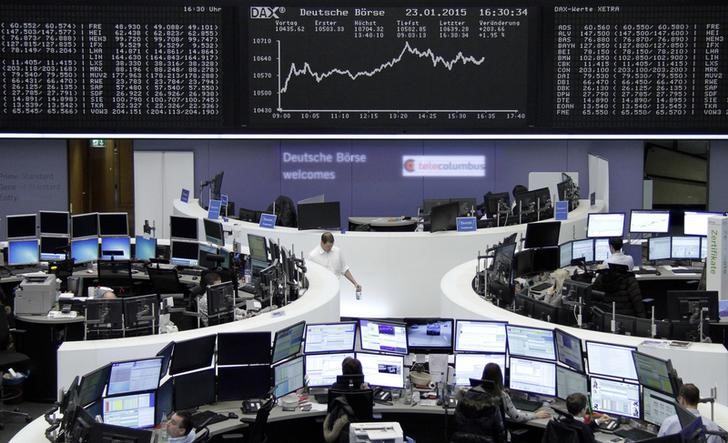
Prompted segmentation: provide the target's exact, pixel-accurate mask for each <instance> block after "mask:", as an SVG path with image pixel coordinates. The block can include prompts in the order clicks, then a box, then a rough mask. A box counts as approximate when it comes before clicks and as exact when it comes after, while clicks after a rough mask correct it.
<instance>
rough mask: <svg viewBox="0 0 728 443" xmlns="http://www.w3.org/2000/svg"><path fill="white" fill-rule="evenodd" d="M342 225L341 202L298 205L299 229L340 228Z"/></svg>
mask: <svg viewBox="0 0 728 443" xmlns="http://www.w3.org/2000/svg"><path fill="white" fill-rule="evenodd" d="M340 226H341V210H340V208H339V202H325V203H307V204H305V205H298V229H301V230H303V229H338V228H339V227H340Z"/></svg>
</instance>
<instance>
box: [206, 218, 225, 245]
mask: <svg viewBox="0 0 728 443" xmlns="http://www.w3.org/2000/svg"><path fill="white" fill-rule="evenodd" d="M202 221H203V224H204V225H205V240H207V241H208V242H210V243H213V244H215V245H218V246H225V234H224V233H223V229H222V223H220V222H218V221H213V220H208V219H203V220H202Z"/></svg>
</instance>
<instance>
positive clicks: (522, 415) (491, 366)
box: [483, 363, 551, 423]
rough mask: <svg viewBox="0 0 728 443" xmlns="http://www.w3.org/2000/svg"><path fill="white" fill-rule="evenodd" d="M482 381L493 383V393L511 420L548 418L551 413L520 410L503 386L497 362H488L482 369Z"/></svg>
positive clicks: (524, 420) (521, 421)
mask: <svg viewBox="0 0 728 443" xmlns="http://www.w3.org/2000/svg"><path fill="white" fill-rule="evenodd" d="M483 381H490V382H492V383H493V393H494V394H495V395H496V396H498V397H500V399H501V409H502V410H503V411H505V414H506V415H507V416H508V418H510V419H511V420H513V421H515V422H517V423H523V422H527V421H529V420H533V419H534V418H549V417H551V413H549V412H548V411H545V410H543V409H541V410H538V411H536V412H535V413H534V412H527V411H521V410H519V409H517V408H516V407H515V406H514V405H513V401H512V400H511V396H510V395H508V392H506V390H505V388H504V387H503V373H502V372H501V368H500V366H499V365H498V363H488V364H487V365H485V368H484V369H483Z"/></svg>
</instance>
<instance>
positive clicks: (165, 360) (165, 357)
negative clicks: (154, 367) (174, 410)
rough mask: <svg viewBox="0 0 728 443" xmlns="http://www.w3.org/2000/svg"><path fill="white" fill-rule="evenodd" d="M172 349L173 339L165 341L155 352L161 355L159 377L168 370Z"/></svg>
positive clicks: (158, 355)
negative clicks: (165, 343)
mask: <svg viewBox="0 0 728 443" xmlns="http://www.w3.org/2000/svg"><path fill="white" fill-rule="evenodd" d="M172 351H174V342H173V341H172V342H169V343H167V345H165V346H164V347H163V348H162V349H160V350H159V352H157V357H162V368H161V372H160V377H162V378H163V377H164V376H165V375H167V371H169V364H170V363H171V361H172ZM170 410H171V409H170Z"/></svg>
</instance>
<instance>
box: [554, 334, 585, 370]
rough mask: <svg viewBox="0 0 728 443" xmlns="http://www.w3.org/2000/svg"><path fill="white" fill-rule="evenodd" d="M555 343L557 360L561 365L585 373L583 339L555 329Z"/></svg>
mask: <svg viewBox="0 0 728 443" xmlns="http://www.w3.org/2000/svg"><path fill="white" fill-rule="evenodd" d="M554 342H555V343H556V358H557V359H558V360H559V362H560V363H563V364H565V365H566V366H568V367H570V368H573V369H575V370H577V371H579V372H584V357H583V354H584V352H583V349H582V347H581V339H580V338H578V337H575V336H573V335H571V334H567V333H566V332H564V331H562V330H561V329H554Z"/></svg>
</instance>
